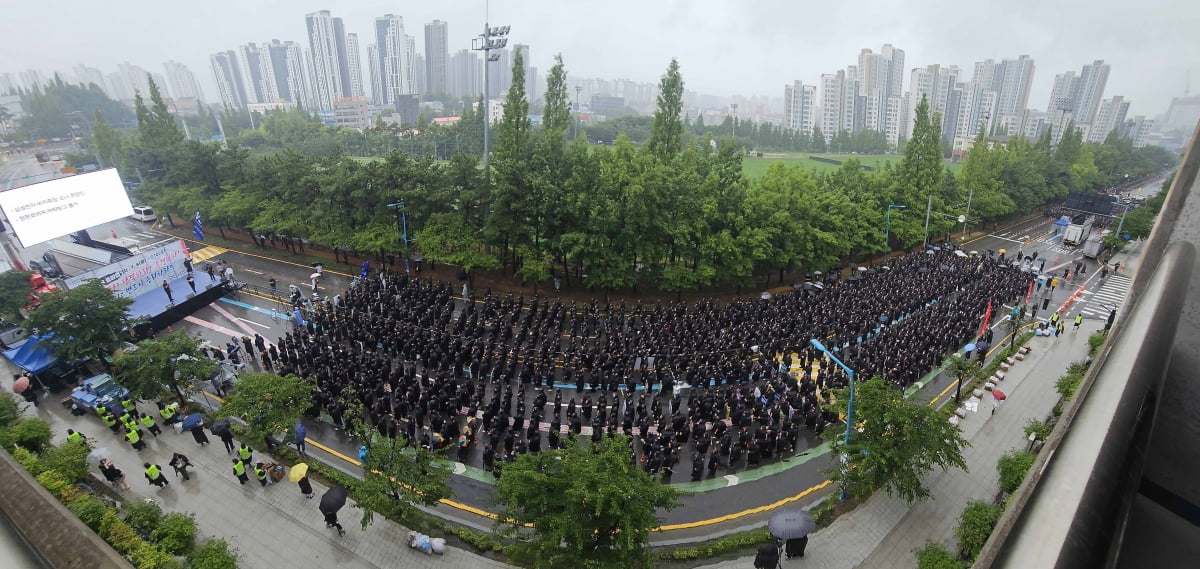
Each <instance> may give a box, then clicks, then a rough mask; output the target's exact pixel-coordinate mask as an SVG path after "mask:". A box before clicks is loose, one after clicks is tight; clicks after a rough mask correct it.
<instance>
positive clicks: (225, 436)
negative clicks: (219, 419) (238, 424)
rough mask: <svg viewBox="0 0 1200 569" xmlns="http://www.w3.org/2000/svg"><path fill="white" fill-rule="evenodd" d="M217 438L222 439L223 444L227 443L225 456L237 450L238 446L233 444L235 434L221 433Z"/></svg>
mask: <svg viewBox="0 0 1200 569" xmlns="http://www.w3.org/2000/svg"><path fill="white" fill-rule="evenodd" d="M217 436H218V437H220V438H221V442H223V443H225V454H230V453H232V452H233V451H235V450H237V445H235V444H233V433H231V432H229V431H221V432H220V433H218V434H217Z"/></svg>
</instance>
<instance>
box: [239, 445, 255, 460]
mask: <svg viewBox="0 0 1200 569" xmlns="http://www.w3.org/2000/svg"><path fill="white" fill-rule="evenodd" d="M238 458H240V459H241V460H242V462H244V463H246V464H250V462H251V460H252V459H253V458H254V452H253V451H251V450H250V447H248V446H246V443H242V446H241V447H239V448H238Z"/></svg>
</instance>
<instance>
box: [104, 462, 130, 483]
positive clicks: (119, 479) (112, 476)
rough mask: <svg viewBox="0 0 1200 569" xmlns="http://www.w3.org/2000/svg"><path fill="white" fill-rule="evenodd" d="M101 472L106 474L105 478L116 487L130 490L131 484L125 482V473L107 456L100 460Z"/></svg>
mask: <svg viewBox="0 0 1200 569" xmlns="http://www.w3.org/2000/svg"><path fill="white" fill-rule="evenodd" d="M100 474H103V475H104V479H105V480H107V481H108V483H109V484H112V485H113V487H114V488H117V489H120V490H128V489H129V484H126V483H125V473H124V472H121V469H120V468H117V465H115V464H113V462H112V461H111V460H109V459H107V458H105V459H101V460H100Z"/></svg>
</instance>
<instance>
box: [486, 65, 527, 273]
mask: <svg viewBox="0 0 1200 569" xmlns="http://www.w3.org/2000/svg"><path fill="white" fill-rule="evenodd" d="M499 131H500V134H499V136H498V137H497V139H496V146H495V148H494V150H493V153H492V154H493V157H494V159H493V160H492V162H490V164H491V165H493V166H494V168H495V171H496V175H495V177H494V178H493V187H492V191H491V195H490V197H489V200H488V201H489V205H490V207H491V212H490V213H489V215H488V217H487V222H486V224H485V226H484V235H485V236H486V238H487V239H488V240H489V241H490V243H491V244H492V245H498V246H500V248H501V252H502V253H501V255H502V257H504V256H506V254H507V252H508V251H510V250H513V251H515V250H516V246H517V245H518V244H520V243H522V242H524V240H526V239H528V216H529V211H528V209H527V207H526V203H528V202H529V201H532V200H531V198H530V196H529V195H528V194H529V192H530V190H531V189H532V188H531V175H530V172H529V160H530V157H531V155H532V154H533V135H532V132H531V125H530V122H529V101H527V100H526V99H525V63H524V60H523V59H522V56H521V52H520V51H518V52H517V54H516V57H515V58H514V59H513V68H512V85H511V86H510V87H509V89H508V94H507V95H506V96H505V99H504V114H503V116H502V117H501V119H500V128H499Z"/></svg>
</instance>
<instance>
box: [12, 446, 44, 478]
mask: <svg viewBox="0 0 1200 569" xmlns="http://www.w3.org/2000/svg"><path fill="white" fill-rule="evenodd" d="M12 456H13V458H15V459H17V462H19V463H21V466H22V467H24V468H25V470H27V471H29V474H31V475H33V477H34V478H37V475H39V474H41V473H43V472H45V471H46V466H45V465H44V464H42V460H41V459H40V458H38V455H36V454H33V453H32V452H30V451H28V450H26V449H23V448H20V447H17V448H15V449H13V451H12Z"/></svg>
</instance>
